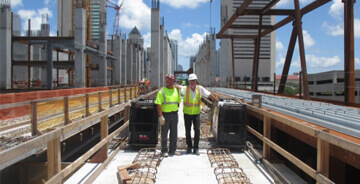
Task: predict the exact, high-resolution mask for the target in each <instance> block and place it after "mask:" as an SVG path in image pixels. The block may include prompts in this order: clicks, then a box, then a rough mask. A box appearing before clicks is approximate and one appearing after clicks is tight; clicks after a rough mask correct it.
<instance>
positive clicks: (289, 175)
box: [272, 163, 306, 184]
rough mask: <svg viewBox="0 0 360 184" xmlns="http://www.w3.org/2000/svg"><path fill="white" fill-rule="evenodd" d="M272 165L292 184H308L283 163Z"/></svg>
mask: <svg viewBox="0 0 360 184" xmlns="http://www.w3.org/2000/svg"><path fill="white" fill-rule="evenodd" d="M272 165H273V166H274V167H275V168H276V169H277V170H278V171H279V172H280V173H281V174H282V175H283V176H284V177H285V178H286V179H287V180H289V181H290V182H291V183H293V184H306V182H305V181H304V180H303V179H302V178H301V177H300V176H298V175H297V174H295V173H294V172H293V171H292V170H291V169H289V168H288V167H286V166H285V165H284V164H282V163H272Z"/></svg>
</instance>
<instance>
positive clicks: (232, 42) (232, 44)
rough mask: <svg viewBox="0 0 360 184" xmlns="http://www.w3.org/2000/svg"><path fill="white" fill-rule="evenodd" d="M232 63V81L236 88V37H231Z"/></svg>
mask: <svg viewBox="0 0 360 184" xmlns="http://www.w3.org/2000/svg"><path fill="white" fill-rule="evenodd" d="M231 61H232V62H231V63H232V81H233V88H235V61H234V38H232V39H231Z"/></svg>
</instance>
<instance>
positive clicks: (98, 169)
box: [84, 146, 120, 184]
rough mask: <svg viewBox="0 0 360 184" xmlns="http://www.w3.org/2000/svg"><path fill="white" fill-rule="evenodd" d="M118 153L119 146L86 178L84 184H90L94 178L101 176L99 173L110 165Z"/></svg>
mask: <svg viewBox="0 0 360 184" xmlns="http://www.w3.org/2000/svg"><path fill="white" fill-rule="evenodd" d="M119 151H120V146H119V147H117V148H116V149H115V150H114V151H113V152H112V153H111V155H110V156H109V157H108V158H107V159H106V160H105V161H104V162H103V163H102V164H101V165H100V166H99V167H97V168H96V170H95V171H94V172H93V173H92V174H91V175H90V176H89V177H88V178H87V180H86V181H85V182H84V184H92V183H93V182H94V181H95V180H96V178H97V177H98V176H99V175H100V174H101V172H102V171H103V170H104V169H105V167H106V166H107V165H108V164H109V163H110V161H111V160H112V159H113V158H114V157H115V156H116V155H117V154H118V152H119Z"/></svg>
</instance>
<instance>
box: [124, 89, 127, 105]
mask: <svg viewBox="0 0 360 184" xmlns="http://www.w3.org/2000/svg"><path fill="white" fill-rule="evenodd" d="M123 93H124V99H125V102H126V101H127V95H126V94H127V90H126V87H125V88H124V91H123Z"/></svg>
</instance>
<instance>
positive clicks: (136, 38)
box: [128, 26, 144, 48]
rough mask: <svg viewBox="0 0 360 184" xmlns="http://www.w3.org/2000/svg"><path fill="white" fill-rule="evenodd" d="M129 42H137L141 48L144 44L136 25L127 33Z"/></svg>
mask: <svg viewBox="0 0 360 184" xmlns="http://www.w3.org/2000/svg"><path fill="white" fill-rule="evenodd" d="M128 42H129V43H133V44H139V45H140V46H141V48H143V46H144V38H143V37H142V36H141V34H140V31H139V30H138V29H137V28H136V26H135V27H134V28H133V29H132V30H131V31H130V33H129V40H128Z"/></svg>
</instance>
